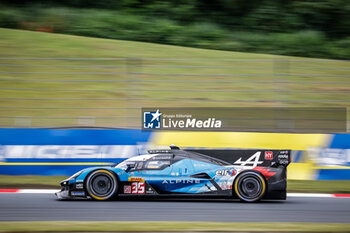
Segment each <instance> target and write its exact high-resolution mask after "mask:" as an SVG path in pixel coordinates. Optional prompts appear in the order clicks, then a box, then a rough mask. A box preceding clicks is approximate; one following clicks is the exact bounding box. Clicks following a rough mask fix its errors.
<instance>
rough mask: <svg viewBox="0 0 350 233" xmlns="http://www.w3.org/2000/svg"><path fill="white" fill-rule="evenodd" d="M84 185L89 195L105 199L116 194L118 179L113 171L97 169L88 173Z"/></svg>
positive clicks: (101, 199) (97, 198)
mask: <svg viewBox="0 0 350 233" xmlns="http://www.w3.org/2000/svg"><path fill="white" fill-rule="evenodd" d="M85 187H86V191H87V193H88V195H89V196H90V197H92V198H93V199H95V200H98V201H106V200H110V199H112V198H113V197H114V196H116V194H117V191H118V180H117V178H116V177H115V175H114V174H113V172H111V171H108V170H103V169H99V170H96V171H93V172H92V173H91V174H89V176H88V178H87V180H86V186H85Z"/></svg>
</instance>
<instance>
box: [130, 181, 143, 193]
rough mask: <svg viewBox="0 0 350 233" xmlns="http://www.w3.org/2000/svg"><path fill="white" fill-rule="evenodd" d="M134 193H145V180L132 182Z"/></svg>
mask: <svg viewBox="0 0 350 233" xmlns="http://www.w3.org/2000/svg"><path fill="white" fill-rule="evenodd" d="M131 193H132V194H145V182H133V183H132V184H131Z"/></svg>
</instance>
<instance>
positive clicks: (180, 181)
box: [162, 180, 201, 184]
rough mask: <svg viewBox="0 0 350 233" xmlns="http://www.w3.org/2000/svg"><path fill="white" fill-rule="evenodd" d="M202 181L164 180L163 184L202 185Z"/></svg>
mask: <svg viewBox="0 0 350 233" xmlns="http://www.w3.org/2000/svg"><path fill="white" fill-rule="evenodd" d="M200 182H201V181H200V180H163V182H162V184H200Z"/></svg>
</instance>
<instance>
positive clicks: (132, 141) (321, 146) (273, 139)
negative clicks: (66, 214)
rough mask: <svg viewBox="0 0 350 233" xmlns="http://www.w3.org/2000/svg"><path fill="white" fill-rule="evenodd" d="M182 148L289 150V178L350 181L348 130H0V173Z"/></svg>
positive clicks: (64, 169)
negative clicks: (156, 148)
mask: <svg viewBox="0 0 350 233" xmlns="http://www.w3.org/2000/svg"><path fill="white" fill-rule="evenodd" d="M170 144H176V145H178V146H180V147H182V148H237V149H291V150H293V152H292V164H290V165H289V167H288V178H289V179H319V180H350V134H289V133H288V134H287V133H250V132H249V133H242V132H179V131H177V132H166V131H158V132H150V131H141V130H132V129H0V174H10V175H71V174H72V173H74V172H75V171H78V170H80V169H82V168H85V167H89V166H101V165H110V164H113V163H116V162H119V161H121V160H123V159H125V158H128V157H131V156H135V155H138V154H141V153H144V152H145V150H146V148H147V147H148V146H149V145H170Z"/></svg>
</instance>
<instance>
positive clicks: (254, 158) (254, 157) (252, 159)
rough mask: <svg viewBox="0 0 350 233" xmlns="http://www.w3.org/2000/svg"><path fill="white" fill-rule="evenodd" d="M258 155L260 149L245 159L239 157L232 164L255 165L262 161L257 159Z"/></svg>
mask: <svg viewBox="0 0 350 233" xmlns="http://www.w3.org/2000/svg"><path fill="white" fill-rule="evenodd" d="M260 155H261V151H258V152H256V153H255V154H253V155H252V156H251V157H250V158H249V159H247V160H246V161H242V157H241V158H239V159H238V160H237V161H236V162H234V163H233V164H237V165H241V166H243V167H256V166H258V165H259V164H262V163H263V161H260V160H259V159H260Z"/></svg>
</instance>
